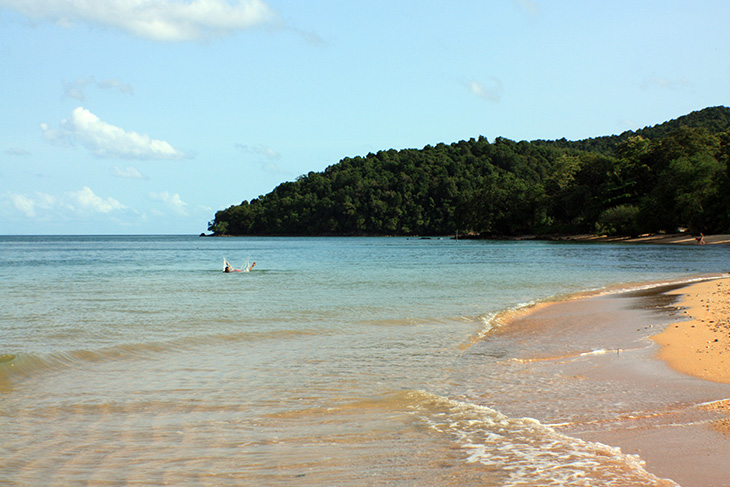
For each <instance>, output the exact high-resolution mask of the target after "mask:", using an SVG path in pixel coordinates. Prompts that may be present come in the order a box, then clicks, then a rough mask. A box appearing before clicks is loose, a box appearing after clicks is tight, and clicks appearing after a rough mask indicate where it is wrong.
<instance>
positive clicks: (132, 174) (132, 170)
mask: <svg viewBox="0 0 730 487" xmlns="http://www.w3.org/2000/svg"><path fill="white" fill-rule="evenodd" d="M112 174H113V175H114V176H115V177H118V178H125V179H149V178H148V177H147V176H145V175H144V174H142V173H141V172H139V170H138V169H137V168H136V167H132V166H127V167H125V168H120V167H118V166H114V167H113V168H112Z"/></svg>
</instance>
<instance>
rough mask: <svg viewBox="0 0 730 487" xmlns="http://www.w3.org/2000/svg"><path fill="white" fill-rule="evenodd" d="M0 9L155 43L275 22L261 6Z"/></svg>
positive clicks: (250, 1) (7, 3) (23, 1)
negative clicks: (84, 24) (118, 31)
mask: <svg viewBox="0 0 730 487" xmlns="http://www.w3.org/2000/svg"><path fill="white" fill-rule="evenodd" d="M0 7H5V8H10V9H13V10H16V11H18V12H20V13H21V14H23V15H25V16H27V17H29V18H33V19H45V20H50V21H53V22H56V23H57V24H59V25H62V26H64V27H71V26H73V25H74V24H75V23H76V22H79V21H81V22H87V23H91V24H96V25H101V26H105V27H113V28H118V29H121V30H123V31H125V32H126V33H128V34H131V35H133V36H136V37H142V38H146V39H152V40H155V41H189V40H194V39H203V38H208V37H212V36H217V35H225V34H230V33H232V32H236V31H241V30H246V29H250V28H252V27H255V26H258V25H262V24H267V23H271V22H273V20H274V19H275V17H276V16H275V14H274V12H273V11H272V9H271V8H270V7H269V6H268V5H267V4H266V3H265V2H263V1H262V0H237V1H236V0H233V1H227V0H192V1H185V2H182V1H173V0H104V1H99V0H73V1H69V0H33V1H28V0H0Z"/></svg>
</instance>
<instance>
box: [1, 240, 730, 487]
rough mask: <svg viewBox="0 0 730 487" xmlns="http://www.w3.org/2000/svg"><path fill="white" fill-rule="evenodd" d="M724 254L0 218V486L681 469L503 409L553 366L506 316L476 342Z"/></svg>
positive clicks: (362, 481)
mask: <svg viewBox="0 0 730 487" xmlns="http://www.w3.org/2000/svg"><path fill="white" fill-rule="evenodd" d="M729 254H730V249H728V248H727V247H718V246H702V247H700V246H696V247H695V246H689V247H682V246H680V247H674V246H672V247H669V246H667V247H665V246H639V245H633V246H630V245H619V244H616V245H582V244H571V243H556V242H492V241H486V242H485V241H454V240H451V239H428V240H426V239H407V238H217V239H214V238H199V237H190V236H141V237H134V236H121V237H116V236H92V237H81V236H73V237H40V236H33V237H19V236H14V237H0V296H2V300H0V433H1V435H2V441H0V484H3V485H18V486H21V485H31V486H35V485H58V486H75V485H150V486H155V485H175V486H198V485H206V486H207V485H211V486H221V485H222V486H227V485H232V486H233V485H357V486H360V485H363V486H364V485H464V484H466V485H487V486H491V485H494V486H497V485H549V484H550V483H555V484H556V485H557V484H559V483H561V482H572V485H596V484H601V485H672V483H671V482H669V481H665V480H661V479H658V478H656V477H653V476H652V475H650V474H649V473H648V472H646V471H645V470H644V468H643V466H642V462H641V461H640V459H638V458H637V457H634V456H630V455H624V454H622V453H621V452H620V451H618V450H617V449H614V448H612V447H610V446H607V445H602V444H599V443H590V442H586V441H582V440H579V439H577V438H573V437H571V436H569V435H566V434H564V433H560V432H559V431H557V430H556V429H555V428H554V427H551V426H548V424H549V423H550V422H551V421H554V420H555V419H556V418H555V417H552V416H551V415H550V414H548V413H546V415H545V416H546V417H541V415H540V410H539V408H533V409H530V408H529V407H526V409H525V411H524V412H525V414H528V413H529V415H530V416H532V417H533V418H535V419H529V418H527V417H522V416H521V415H512V413H511V412H510V411H520V412H521V410H520V408H518V407H516V408H511V407H510V406H509V405H510V404H512V403H516V402H519V403H520V404H523V405H524V404H540V403H541V402H545V403H549V402H550V401H551V396H550V393H551V388H552V389H554V390H555V391H556V394H557V396H559V397H561V396H560V393H559V391H557V389H558V388H559V387H561V385H560V384H558V383H555V384H553V382H556V381H554V380H553V379H551V378H550V377H549V376H548V375H545V374H548V372H546V373H545V374H540V373H538V374H533V373H526V370H527V369H526V368H523V365H520V362H514V361H509V359H510V357H513V356H518V355H520V354H521V353H522V352H523V350H519V348H520V347H522V345H520V343H521V342H520V340H515V337H514V336H509V337H506V336H505V337H504V338H503V339H502V338H500V337H499V336H495V337H491V338H489V340H490V345H489V347H485V346H480V344H482V343H483V342H484V341H485V340H486V339H487V337H489V336H490V334H489V333H488V330H489V329H490V328H491V327H493V326H495V319H494V318H495V316H496V315H497V314H498V313H500V312H502V311H505V310H509V309H513V308H517V307H520V306H522V305H525V304H527V303H533V302H536V301H540V300H549V299H554V298H555V297H559V296H567V295H570V294H573V293H576V292H580V291H584V290H591V289H601V288H604V287H609V286H613V285H616V284H620V283H624V284H630V285H634V284H639V283H645V282H649V281H667V280H675V279H688V278H693V277H696V276H700V275H706V274H717V273H721V272H727V271H728V270H730V269H729V268H728V267H729V266H728V262H729V260H728V256H729ZM223 258H226V259H228V260H229V261H230V262H231V264H233V265H234V266H236V267H239V266H241V265H243V264H244V263H245V262H247V261H251V262H253V261H256V262H257V265H256V267H255V268H254V269H253V271H252V272H249V273H243V272H241V273H232V274H225V273H223V272H221V271H222V262H223ZM500 340H502V341H500ZM530 346H531V347H535V344H532V345H530ZM538 349H539V346H538ZM531 353H532V352H531ZM534 353H536V354H539V350H537V351H534ZM524 367H531V368H532V369H534V365H527V364H525V365H524ZM477 378H478V379H477ZM551 381H552V382H551ZM564 390H565V389H563V391H564ZM571 407H572V406H571ZM576 407H578V406H576ZM508 410H509V411H508ZM581 414H583V415H585V414H589V415H590V414H592V413H591V412H590V411H588V412H586V411H582V412H581ZM596 414H598V411H596Z"/></svg>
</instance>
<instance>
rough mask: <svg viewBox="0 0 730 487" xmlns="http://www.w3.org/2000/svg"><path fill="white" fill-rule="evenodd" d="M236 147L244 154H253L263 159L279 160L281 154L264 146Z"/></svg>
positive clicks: (237, 145)
mask: <svg viewBox="0 0 730 487" xmlns="http://www.w3.org/2000/svg"><path fill="white" fill-rule="evenodd" d="M236 147H238V148H239V149H241V150H242V151H244V152H247V153H249V154H253V155H256V156H259V157H263V158H264V159H270V160H275V159H281V154H279V153H278V152H276V151H275V150H274V149H272V148H271V147H267V146H265V145H261V144H258V145H244V144H236Z"/></svg>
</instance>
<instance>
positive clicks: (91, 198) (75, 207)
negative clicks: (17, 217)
mask: <svg viewBox="0 0 730 487" xmlns="http://www.w3.org/2000/svg"><path fill="white" fill-rule="evenodd" d="M5 198H6V199H8V200H10V203H11V205H12V206H13V207H14V208H15V209H16V210H18V211H20V212H21V213H23V214H24V215H25V216H26V217H28V218H35V217H39V218H47V217H54V218H56V217H59V216H60V217H68V216H85V215H89V214H93V213H104V214H106V213H111V212H112V211H116V210H123V209H126V208H127V207H126V206H124V205H123V204H121V203H120V202H119V201H117V200H115V199H114V198H111V197H109V198H102V197H100V196H97V195H96V194H94V192H93V191H92V190H91V188H89V187H88V186H84V187H83V188H81V189H80V190H78V191H69V192H67V193H64V194H63V195H62V196H53V195H50V194H48V193H41V192H36V193H35V194H33V195H25V194H17V193H8V194H6V196H5Z"/></svg>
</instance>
